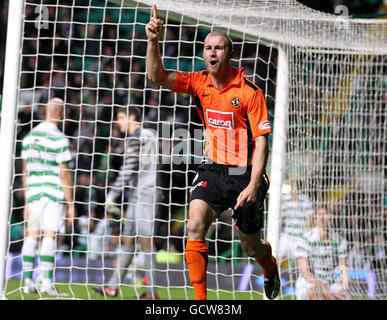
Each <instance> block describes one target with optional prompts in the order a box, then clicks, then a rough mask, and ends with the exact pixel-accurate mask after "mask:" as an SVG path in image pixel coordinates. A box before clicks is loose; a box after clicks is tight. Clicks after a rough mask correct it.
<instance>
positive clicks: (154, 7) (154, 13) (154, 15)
mask: <svg viewBox="0 0 387 320" xmlns="http://www.w3.org/2000/svg"><path fill="white" fill-rule="evenodd" d="M152 12H153V13H152V17H153V18H157V7H156V5H155V4H154V5H153V7H152Z"/></svg>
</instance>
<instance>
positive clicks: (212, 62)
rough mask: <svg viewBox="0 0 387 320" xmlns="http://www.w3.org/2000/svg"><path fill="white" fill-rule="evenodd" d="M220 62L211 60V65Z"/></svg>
mask: <svg viewBox="0 0 387 320" xmlns="http://www.w3.org/2000/svg"><path fill="white" fill-rule="evenodd" d="M217 63H218V62H217V61H214V60H213V61H210V65H212V66H214V65H216V64H217Z"/></svg>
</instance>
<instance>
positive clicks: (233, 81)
mask: <svg viewBox="0 0 387 320" xmlns="http://www.w3.org/2000/svg"><path fill="white" fill-rule="evenodd" d="M162 27H163V22H162V21H161V20H160V19H159V18H158V17H157V8H156V6H153V14H152V17H151V19H150V21H149V23H148V24H147V25H146V27H145V29H146V34H147V38H148V46H147V60H146V65H147V73H148V77H149V78H150V79H151V80H153V81H154V82H156V83H158V84H160V85H162V86H163V87H165V88H167V89H170V90H172V91H174V92H178V93H183V92H184V93H189V94H190V95H191V96H192V97H193V99H194V101H195V104H196V108H197V111H198V113H199V116H200V118H201V120H202V122H203V125H204V127H205V131H206V146H205V150H204V154H205V156H206V158H207V163H204V164H202V165H200V166H199V167H198V169H197V175H196V177H195V179H194V181H193V186H192V188H191V194H190V204H189V219H188V223H187V231H188V240H187V244H186V248H185V258H186V261H187V265H188V271H189V276H190V280H191V282H192V284H193V287H194V290H195V299H196V300H205V299H206V298H207V286H206V269H207V257H208V249H207V244H206V242H205V234H206V232H207V230H208V228H209V226H210V225H211V223H212V221H213V220H214V219H215V218H216V217H217V216H219V215H220V214H221V213H222V212H223V211H225V210H227V209H228V208H230V207H231V208H233V211H234V214H233V218H234V219H235V220H236V225H237V226H238V230H239V237H240V240H241V244H242V248H243V250H244V251H245V252H246V254H247V255H248V256H250V257H253V258H255V260H256V261H257V263H259V264H260V265H261V267H262V270H263V274H264V277H265V282H264V288H265V294H266V296H267V297H268V298H269V299H274V298H275V297H276V296H277V295H278V292H279V290H280V279H279V274H278V268H277V264H276V261H275V259H274V258H273V256H272V253H271V246H270V244H269V243H268V242H267V241H265V240H263V239H261V232H260V231H261V228H262V227H263V201H264V199H265V196H266V193H267V190H268V188H269V181H268V179H267V177H266V174H265V167H266V162H267V157H268V134H269V132H271V126H270V122H269V121H268V113H267V107H266V103H265V100H264V96H263V93H262V90H260V89H259V88H258V87H257V86H256V85H254V84H253V83H252V82H250V81H249V80H247V79H246V78H245V77H244V71H243V68H240V69H237V68H234V67H232V66H231V58H232V56H233V45H232V41H231V39H230V37H229V36H228V35H227V34H225V33H223V32H218V31H215V32H211V33H210V34H209V35H207V37H206V39H205V42H204V51H203V59H204V63H205V65H206V68H207V70H204V71H201V72H179V71H176V70H166V69H164V66H163V64H162V61H161V57H160V51H159V38H160V33H161V30H162Z"/></svg>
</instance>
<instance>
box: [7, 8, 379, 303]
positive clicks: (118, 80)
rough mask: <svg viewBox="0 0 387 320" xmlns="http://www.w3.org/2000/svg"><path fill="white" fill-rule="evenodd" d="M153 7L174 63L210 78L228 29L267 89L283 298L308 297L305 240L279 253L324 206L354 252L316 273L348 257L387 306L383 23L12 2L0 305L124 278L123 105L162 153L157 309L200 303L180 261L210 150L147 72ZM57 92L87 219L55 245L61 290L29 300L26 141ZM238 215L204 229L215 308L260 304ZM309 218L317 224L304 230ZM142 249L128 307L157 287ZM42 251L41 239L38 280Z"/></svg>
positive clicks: (335, 274) (274, 232) (187, 114)
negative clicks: (213, 51) (210, 40)
mask: <svg viewBox="0 0 387 320" xmlns="http://www.w3.org/2000/svg"><path fill="white" fill-rule="evenodd" d="M154 3H156V4H157V7H158V12H159V15H160V17H161V18H162V19H163V20H164V33H163V36H162V39H161V40H160V51H161V56H162V59H163V63H164V66H165V67H166V68H171V69H178V70H181V71H198V70H202V69H204V63H203V59H202V50H203V43H204V38H205V36H206V34H207V33H208V32H210V31H211V30H214V29H217V30H223V31H225V32H227V33H228V34H229V35H230V36H231V37H232V39H233V42H234V46H235V58H234V59H233V60H232V64H233V65H234V66H236V67H243V68H244V70H245V76H246V77H247V78H248V79H249V80H251V81H252V82H253V83H255V84H256V85H258V86H259V87H260V88H261V89H262V90H263V92H264V94H265V99H266V102H267V105H268V111H269V116H270V121H271V123H272V128H273V133H272V134H271V135H270V138H269V144H270V155H269V161H268V165H267V174H268V176H269V179H270V190H269V193H268V196H267V199H266V208H265V224H264V229H263V233H264V235H265V239H267V240H268V241H269V242H270V243H271V246H272V250H273V255H274V256H275V257H276V258H277V261H279V265H280V275H281V282H282V288H281V293H280V295H279V298H280V299H284V298H286V299H288V298H290V299H297V297H298V294H297V288H300V285H299V282H297V281H298V279H299V278H300V270H299V268H298V264H297V256H296V255H294V254H295V251H296V248H297V245H296V246H295V247H293V249H292V253H291V254H290V253H286V254H285V253H283V252H284V244H283V243H284V240H283V236H284V235H285V234H286V233H289V234H290V238H287V239H293V240H294V239H296V238H291V237H293V236H294V233H295V232H296V231H297V232H299V234H298V235H297V237H301V238H302V237H305V234H306V233H307V232H309V231H310V230H313V228H315V227H316V226H317V225H316V211H317V209H319V208H321V207H324V208H326V209H327V210H328V211H329V213H330V223H329V226H328V227H327V228H328V230H329V234H334V235H335V237H336V235H337V237H339V238H337V239H342V241H344V242H345V244H346V245H345V248H344V245H342V247H343V248H342V249H340V250H341V251H340V253H337V250H336V247H337V246H338V245H337V244H336V243H335V244H332V246H331V247H332V248H333V249H332V251H331V252H330V253H329V254H328V253H326V254H324V255H322V256H318V254H317V253H316V254H315V255H317V260H318V261H319V262H317V264H316V263H315V264H313V263H312V264H311V267H312V268H311V269H312V271H313V272H317V273H318V272H319V271H318V270H319V266H320V265H319V263H320V264H322V263H323V262H322V261H323V260H324V259H326V258H327V257H328V259H326V261H327V260H329V265H328V267H329V269H330V272H331V274H332V279H333V278H335V279H339V278H340V276H341V275H342V273H343V271H342V270H340V269H339V268H338V267H337V263H338V261H339V260H340V259H341V258H342V257H345V259H346V261H347V265H348V274H349V285H348V291H349V295H350V298H351V299H385V298H386V297H387V277H386V275H385V273H386V270H387V246H386V243H387V241H386V240H387V198H386V196H385V195H386V191H387V189H386V188H387V186H386V183H385V181H386V175H387V155H386V153H387V143H386V141H387V123H386V116H385V115H386V113H387V112H386V111H387V110H386V108H387V106H386V105H387V59H386V56H387V42H386V39H387V36H386V35H387V22H386V21H385V20H378V19H370V20H368V19H352V18H350V17H342V16H335V15H330V14H325V13H321V12H318V11H315V10H312V9H310V8H307V7H305V6H303V5H301V4H300V3H298V2H297V1H295V0H289V1H281V0H249V1H248V0H233V1H226V0H216V1H215V0H204V1H203V0H190V1H188V0H168V1H153V0H142V1H129V0H64V1H57V0H24V1H23V0H12V1H10V5H9V18H8V34H7V50H6V60H5V77H6V78H4V90H3V110H2V117H1V128H0V130H1V131H0V137H1V140H0V141H1V146H2V148H3V153H4V154H3V156H2V157H1V160H0V190H1V192H0V194H1V201H0V217H1V232H0V234H1V239H0V246H1V247H0V290H1V295H2V297H3V299H47V298H50V299H52V298H55V299H101V298H102V299H108V297H107V296H106V295H104V296H102V297H101V296H99V295H98V294H96V293H95V292H94V291H93V289H92V287H93V286H99V287H102V286H103V285H105V284H106V283H107V282H108V280H109V278H110V277H111V276H112V274H113V272H114V269H115V266H116V258H117V256H118V254H119V253H120V250H123V245H122V244H121V240H122V230H123V228H124V227H125V223H128V221H127V220H126V219H125V212H126V208H127V207H128V206H130V201H131V200H130V199H131V198H130V196H131V195H132V194H133V192H136V191H135V190H136V189H135V188H133V187H131V186H125V188H124V189H123V192H122V195H121V196H120V197H119V200H118V206H119V208H120V209H121V210H120V211H119V213H118V215H114V214H110V213H109V212H107V211H106V206H105V202H106V201H107V194H108V190H109V187H110V186H111V185H112V183H113V182H114V180H115V178H116V177H117V175H118V173H119V168H120V165H121V164H122V161H123V159H124V156H125V152H126V151H125V142H124V141H125V137H123V135H122V134H120V132H119V129H118V125H117V119H116V116H117V110H118V108H120V107H127V106H129V105H130V106H134V107H138V108H139V109H140V110H141V117H142V121H141V123H142V124H141V126H142V127H143V128H147V129H149V130H150V131H152V132H153V133H154V134H155V136H156V137H157V144H158V151H157V183H156V186H155V189H156V190H157V194H158V198H157V202H156V218H155V220H154V229H155V230H154V231H155V232H154V237H153V239H152V242H153V246H154V251H153V255H154V261H155V263H154V264H152V270H153V271H154V272H153V275H154V279H153V280H154V281H153V283H154V286H155V288H156V290H157V292H158V293H159V295H160V296H161V298H162V299H168V300H174V299H179V300H187V299H192V298H193V290H192V284H191V283H190V281H189V277H188V271H187V270H188V269H187V267H186V264H185V261H184V243H185V240H186V229H185V223H186V221H187V212H188V202H189V189H190V186H191V183H192V179H193V177H194V173H195V168H196V166H197V165H198V164H200V161H201V159H202V147H203V145H204V143H205V141H204V135H203V127H202V125H201V121H200V118H199V116H198V115H197V113H196V110H195V101H193V99H191V98H190V97H189V96H186V95H181V94H175V93H171V92H170V91H168V90H165V89H162V88H159V87H158V86H156V85H155V84H154V83H152V82H151V81H149V80H147V78H146V70H145V50H146V36H145V24H146V23H147V22H148V21H149V17H150V14H151V7H152V5H153V4H154ZM52 97H59V98H61V99H63V100H64V103H65V116H64V120H63V122H62V124H61V125H60V130H61V131H63V132H64V133H65V135H66V137H68V139H69V142H70V151H71V154H72V160H71V161H70V162H69V166H70V169H71V175H72V178H73V181H74V192H73V195H74V203H75V209H76V217H75V219H74V223H73V226H72V227H71V228H69V227H65V226H63V227H62V228H61V229H60V231H59V232H58V234H57V236H56V247H55V248H56V253H55V268H54V272H53V279H54V284H55V286H56V287H57V289H58V290H59V291H60V292H63V293H64V294H63V295H58V296H54V297H53V296H50V297H47V296H45V295H42V294H40V293H31V294H26V293H25V292H24V291H23V286H24V282H23V270H22V255H21V246H22V244H23V241H24V238H25V234H26V221H24V218H23V210H24V207H25V203H24V191H25V190H23V187H22V183H21V179H22V171H21V170H22V158H21V149H22V146H21V142H22V140H23V138H24V137H25V136H26V135H27V134H28V133H29V132H30V131H31V130H32V129H33V128H34V127H36V125H38V124H39V123H40V122H41V121H42V120H43V116H44V106H45V104H46V102H47V101H48V100H49V99H50V98H52ZM137 173H141V172H140V171H138V172H137ZM144 204H146V203H144ZM229 213H230V212H228V213H225V214H223V215H221V216H220V217H219V218H218V219H217V220H216V221H215V222H214V223H213V225H212V226H211V228H210V230H209V232H208V233H207V235H206V240H207V244H208V247H209V262H208V272H207V283H208V294H209V298H210V299H217V300H221V299H233V300H250V299H263V298H264V294H263V275H262V271H261V269H260V267H259V266H258V265H257V264H256V263H255V262H254V261H253V259H250V258H248V257H247V256H246V255H245V254H244V253H243V252H242V250H241V248H240V244H239V239H238V236H237V232H235V229H234V228H235V226H234V223H233V221H232V219H231V215H230V214H229ZM292 215H293V216H292ZM307 215H308V216H309V217H311V225H309V226H303V224H304V221H306V220H307V218H306V216H307ZM289 217H290V218H289ZM291 219H293V220H291ZM308 219H309V218H308ZM308 221H309V220H308ZM301 229H302V230H301ZM289 230H290V231H289ZM295 230H296V231H295ZM292 232H293V234H292ZM288 236H289V235H288ZM297 239H298V238H297ZM334 239H336V238H334ZM293 240H291V241H293ZM297 241H298V240H297ZM294 242H296V241H295V240H294ZM340 243H341V244H342V243H343V242H340ZM285 244H286V240H285ZM287 244H288V245H289V240H288V242H287ZM285 246H286V245H285ZM135 248H136V250H137V254H136V256H135V258H134V260H133V262H132V263H131V264H130V266H129V267H128V268H127V269H126V270H125V272H124V275H123V276H122V278H121V285H120V289H119V294H118V296H117V299H138V297H139V295H140V294H141V293H142V292H144V290H146V288H147V285H148V284H149V279H147V276H146V273H145V271H146V268H147V267H146V266H145V264H144V255H146V254H147V253H145V252H144V250H142V249H143V248H141V245H140V244H136V246H135ZM340 248H341V247H340ZM39 250H40V247H39V245H38V246H37V249H36V254H37V255H36V258H35V261H34V262H35V268H34V276H33V277H34V280H36V282H37V283H39V281H40V277H41V276H42V271H41V270H40V262H39V258H38V257H39ZM316 252H317V251H316ZM324 263H325V262H324ZM336 267H337V268H336ZM322 277H323V276H322ZM329 277H331V275H329Z"/></svg>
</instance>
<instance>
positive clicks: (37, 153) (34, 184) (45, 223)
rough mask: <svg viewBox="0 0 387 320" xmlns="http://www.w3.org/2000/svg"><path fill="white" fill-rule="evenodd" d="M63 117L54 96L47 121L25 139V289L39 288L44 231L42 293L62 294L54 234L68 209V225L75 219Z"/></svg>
mask: <svg viewBox="0 0 387 320" xmlns="http://www.w3.org/2000/svg"><path fill="white" fill-rule="evenodd" d="M62 119H63V101H62V100H61V99H59V98H53V99H51V100H50V101H49V102H48V103H47V105H46V120H45V121H44V122H42V123H40V124H39V125H37V126H36V127H35V128H34V129H32V130H31V131H30V132H29V133H28V134H27V135H26V136H25V137H24V139H23V144H22V159H23V189H24V190H25V203H26V204H25V209H24V218H25V220H26V221H27V235H26V238H25V240H24V243H23V248H22V255H23V275H24V289H23V290H24V292H25V293H32V292H35V291H36V286H35V283H34V281H33V277H32V274H33V269H34V260H35V250H36V247H37V244H38V240H39V237H40V236H41V231H42V233H43V238H42V240H41V244H40V265H41V268H42V271H43V280H42V284H41V287H40V290H39V293H41V294H49V295H57V294H59V293H58V292H57V290H56V288H55V287H54V285H53V270H54V256H55V246H56V244H55V234H56V232H57V231H58V230H59V228H60V226H61V224H62V223H63V218H64V217H63V215H64V211H65V209H66V211H67V218H68V220H67V224H68V225H69V226H70V225H71V224H72V220H73V218H74V203H73V182H72V178H71V174H70V170H69V168H68V162H69V161H70V160H71V154H70V148H69V140H68V139H67V138H66V137H65V135H64V134H63V132H61V131H60V130H59V129H58V125H59V124H60V122H61V121H62Z"/></svg>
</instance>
